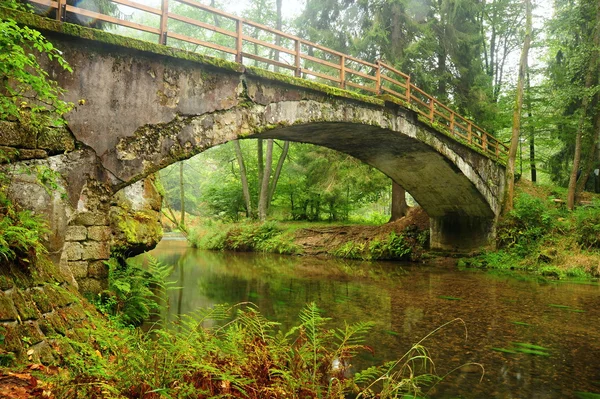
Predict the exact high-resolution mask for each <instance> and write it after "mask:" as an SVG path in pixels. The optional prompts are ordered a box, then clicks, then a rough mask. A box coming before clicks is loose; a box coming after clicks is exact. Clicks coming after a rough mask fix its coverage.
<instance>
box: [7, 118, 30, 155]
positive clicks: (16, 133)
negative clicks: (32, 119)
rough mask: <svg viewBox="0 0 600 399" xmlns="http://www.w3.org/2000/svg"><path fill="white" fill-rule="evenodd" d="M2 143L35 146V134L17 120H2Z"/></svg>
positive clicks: (24, 146) (12, 145)
mask: <svg viewBox="0 0 600 399" xmlns="http://www.w3.org/2000/svg"><path fill="white" fill-rule="evenodd" d="M0 132H1V133H2V134H0V145H4V146H8V147H20V148H35V144H36V143H35V135H34V134H31V132H30V131H29V130H28V129H25V128H23V127H22V126H20V125H19V124H18V123H16V122H8V121H0Z"/></svg>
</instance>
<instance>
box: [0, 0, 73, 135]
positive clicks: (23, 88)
mask: <svg viewBox="0 0 600 399" xmlns="http://www.w3.org/2000/svg"><path fill="white" fill-rule="evenodd" d="M4 6H8V7H10V8H13V9H19V10H23V6H22V5H20V4H18V3H17V2H16V1H14V0H9V1H8V3H6V4H5V5H4ZM0 32H1V34H0V119H3V120H13V121H19V122H21V123H32V124H33V125H45V124H49V125H55V124H62V123H64V121H63V119H62V115H63V114H65V113H67V112H69V111H70V110H71V109H72V107H73V104H70V103H68V102H65V101H63V100H62V99H61V95H62V94H63V93H64V91H63V90H62V89H61V88H60V87H59V86H58V83H57V82H56V81H54V80H52V79H50V76H49V75H48V72H46V71H45V70H44V69H43V68H42V66H41V65H40V64H39V61H38V58H37V57H36V53H41V54H42V56H45V57H48V58H49V59H50V61H55V62H57V63H58V64H59V65H60V66H61V67H62V68H63V69H64V70H66V71H69V72H73V70H72V69H71V67H70V66H69V64H68V63H67V62H66V61H65V59H64V58H63V57H62V55H61V52H60V51H59V50H58V49H57V48H55V47H54V46H53V45H52V43H50V42H49V41H47V40H46V39H45V38H44V36H42V34H41V33H40V32H38V31H36V30H34V29H31V28H29V27H27V26H19V25H17V23H16V22H15V21H14V20H13V19H10V18H8V19H3V20H0Z"/></svg>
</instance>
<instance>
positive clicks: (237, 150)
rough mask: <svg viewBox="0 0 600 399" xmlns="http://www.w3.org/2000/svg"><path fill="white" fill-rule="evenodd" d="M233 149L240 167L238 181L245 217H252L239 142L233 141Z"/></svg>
mask: <svg viewBox="0 0 600 399" xmlns="http://www.w3.org/2000/svg"><path fill="white" fill-rule="evenodd" d="M233 146H234V147H235V156H236V158H237V162H238V165H239V167H240V179H241V181H242V192H243V193H244V202H245V203H246V217H248V218H251V217H252V199H251V198H250V188H249V186H248V175H247V173H246V164H245V162H244V156H243V154H242V148H241V147H240V142H239V141H238V140H235V141H234V142H233Z"/></svg>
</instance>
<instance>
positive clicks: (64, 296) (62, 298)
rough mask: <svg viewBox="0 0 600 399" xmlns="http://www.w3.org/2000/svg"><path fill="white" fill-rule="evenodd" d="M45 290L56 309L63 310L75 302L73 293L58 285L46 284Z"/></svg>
mask: <svg viewBox="0 0 600 399" xmlns="http://www.w3.org/2000/svg"><path fill="white" fill-rule="evenodd" d="M43 290H44V292H45V293H46V295H47V296H48V298H50V302H51V303H52V305H53V306H54V307H55V308H63V307H65V306H67V305H70V304H71V303H73V302H75V296H74V295H73V294H72V293H70V292H69V291H67V290H65V289H64V288H62V287H59V286H57V285H53V284H46V285H44V287H43Z"/></svg>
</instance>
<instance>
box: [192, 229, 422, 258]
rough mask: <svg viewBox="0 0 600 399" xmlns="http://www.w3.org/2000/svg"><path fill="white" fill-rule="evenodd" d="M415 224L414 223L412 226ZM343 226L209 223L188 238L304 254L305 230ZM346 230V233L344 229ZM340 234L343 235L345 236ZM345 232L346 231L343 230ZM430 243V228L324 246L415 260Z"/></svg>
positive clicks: (196, 243) (221, 246) (210, 245)
mask: <svg viewBox="0 0 600 399" xmlns="http://www.w3.org/2000/svg"><path fill="white" fill-rule="evenodd" d="M413 227H414V226H413ZM306 228H309V229H312V230H314V229H319V228H323V229H325V230H327V229H335V228H343V226H336V225H332V224H316V225H315V224H314V223H313V224H307V223H283V222H274V221H271V222H266V223H262V224H261V223H252V222H246V223H236V224H220V223H218V224H217V223H216V222H210V223H209V224H207V225H196V226H195V227H194V228H192V229H190V234H189V235H188V240H189V241H190V243H191V245H192V246H193V247H196V248H201V249H208V250H218V251H223V250H227V251H243V252H247V251H256V252H271V253H279V254H288V255H301V254H303V253H304V250H303V248H302V247H301V246H300V245H298V243H297V242H296V236H297V233H298V232H299V231H300V230H302V229H306ZM342 233H343V232H342ZM342 233H340V235H342ZM344 234H345V233H344ZM428 242H429V231H428V230H425V231H420V230H418V229H416V228H406V229H404V230H403V231H402V233H396V232H395V231H391V232H387V233H385V234H379V235H376V236H370V237H361V238H360V239H355V240H352V239H347V240H344V241H343V242H341V243H338V244H335V245H330V246H328V247H325V248H324V252H326V253H327V254H329V255H330V256H334V257H338V258H346V259H361V260H378V259H395V260H415V259H418V258H419V256H420V255H421V252H422V251H423V249H424V248H426V247H427V245H428Z"/></svg>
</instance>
